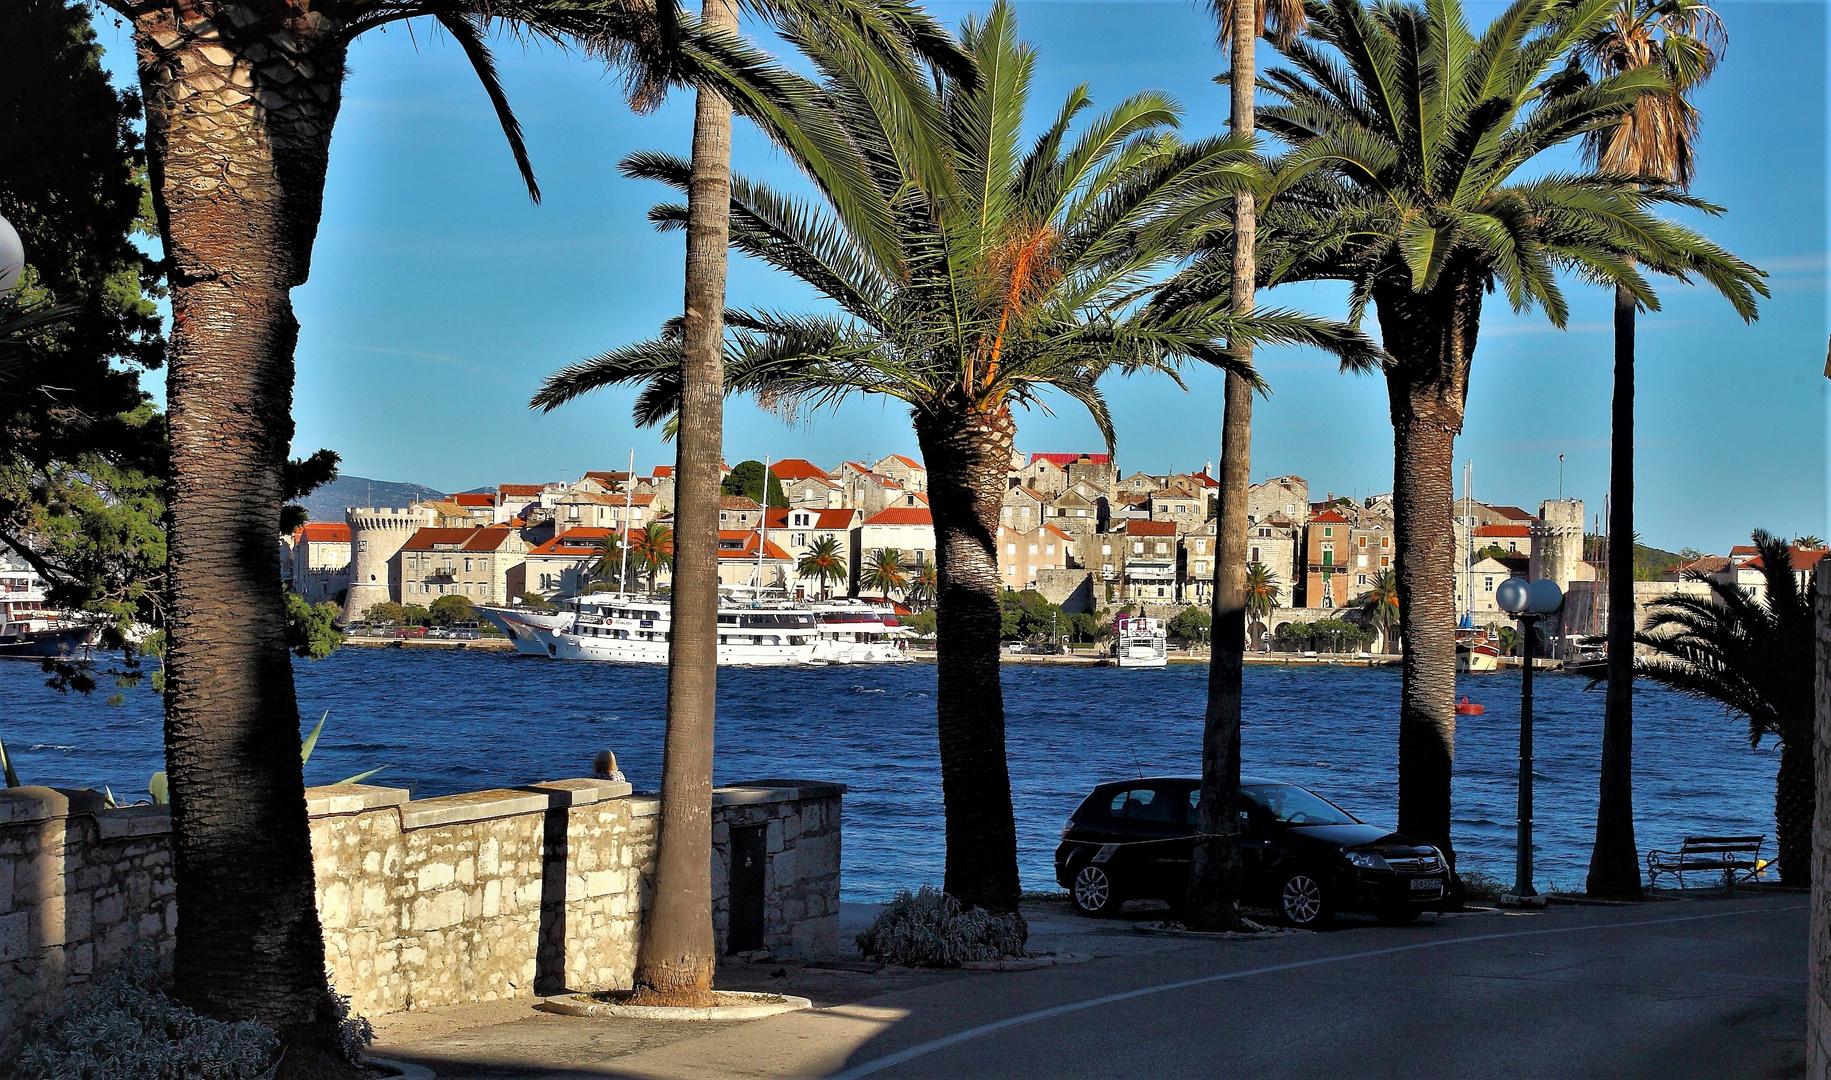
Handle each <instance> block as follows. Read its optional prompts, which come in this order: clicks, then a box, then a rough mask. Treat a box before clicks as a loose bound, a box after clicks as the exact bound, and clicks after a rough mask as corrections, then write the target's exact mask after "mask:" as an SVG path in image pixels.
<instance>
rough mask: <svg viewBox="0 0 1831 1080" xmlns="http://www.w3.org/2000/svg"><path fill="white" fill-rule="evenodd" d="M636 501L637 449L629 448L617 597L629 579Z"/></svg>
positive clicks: (624, 481) (624, 485) (625, 477)
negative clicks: (631, 525)
mask: <svg viewBox="0 0 1831 1080" xmlns="http://www.w3.org/2000/svg"><path fill="white" fill-rule="evenodd" d="M635 501H636V448H635V447H633V446H632V447H630V448H629V472H628V473H627V474H626V475H625V476H624V477H623V543H622V544H620V545H618V546H619V547H621V548H622V551H623V565H622V567H621V568H619V569H618V570H617V595H618V596H622V595H623V592H624V584H623V581H624V579H625V578H627V577H629V508H630V506H631V505H633V504H634V503H635Z"/></svg>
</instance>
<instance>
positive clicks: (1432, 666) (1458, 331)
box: [1375, 266, 1482, 896]
mask: <svg viewBox="0 0 1831 1080" xmlns="http://www.w3.org/2000/svg"><path fill="white" fill-rule="evenodd" d="M1481 296H1482V283H1481V280H1480V278H1479V276H1478V275H1477V274H1475V273H1474V272H1473V271H1472V270H1471V269H1469V268H1466V267H1457V266H1449V267H1445V268H1444V270H1443V271H1442V275H1441V278H1440V282H1439V284H1438V286H1437V288H1436V289H1434V290H1433V291H1432V292H1430V293H1425V294H1418V293H1414V292H1412V291H1411V290H1410V289H1409V288H1407V287H1405V286H1403V285H1400V286H1397V287H1391V288H1382V289H1379V290H1377V291H1376V293H1375V303H1376V304H1377V306H1378V309H1379V317H1380V330H1381V336H1382V338H1383V339H1384V342H1385V346H1386V351H1387V352H1388V353H1389V354H1391V355H1392V356H1393V358H1394V359H1395V361H1396V363H1395V365H1394V366H1392V367H1390V368H1388V369H1387V372H1386V390H1387V401H1388V405H1389V407H1390V409H1391V412H1392V430H1393V480H1392V487H1393V519H1394V521H1393V524H1394V531H1395V532H1397V534H1398V540H1397V543H1398V552H1397V555H1398V557H1397V560H1396V561H1397V563H1398V584H1399V625H1401V626H1403V627H1404V628H1405V651H1404V653H1403V655H1402V659H1401V660H1400V662H1399V670H1400V673H1401V688H1400V691H1399V831H1400V832H1403V833H1406V834H1407V835H1410V836H1413V837H1416V838H1417V839H1420V840H1424V841H1427V842H1428V843H1431V844H1434V845H1436V846H1437V847H1438V848H1440V849H1441V850H1442V851H1443V854H1444V857H1445V858H1446V859H1447V860H1449V864H1450V868H1451V871H1452V873H1454V870H1455V865H1456V862H1455V860H1456V851H1455V847H1454V846H1453V845H1452V844H1451V841H1450V803H1451V797H1450V779H1451V767H1452V765H1453V764H1454V761H1455V756H1456V600H1455V566H1456V551H1455V549H1456V542H1455V529H1454V526H1453V520H1454V515H1455V482H1454V478H1453V475H1452V473H1453V463H1454V456H1455V450H1456V436H1457V435H1458V434H1459V433H1461V431H1462V415H1463V406H1464V403H1465V402H1466V401H1467V399H1468V378H1469V363H1470V360H1471V359H1472V358H1473V356H1474V353H1475V339H1476V334H1477V331H1478V329H1479V326H1480V321H1481ZM1453 881H1454V885H1453V887H1454V890H1455V892H1456V894H1457V895H1458V896H1459V895H1460V893H1461V878H1460V876H1457V877H1455V878H1454V879H1453Z"/></svg>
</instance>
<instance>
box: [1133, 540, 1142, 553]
mask: <svg viewBox="0 0 1831 1080" xmlns="http://www.w3.org/2000/svg"><path fill="white" fill-rule="evenodd" d="M1132 554H1134V555H1143V554H1144V541H1143V540H1134V541H1132Z"/></svg>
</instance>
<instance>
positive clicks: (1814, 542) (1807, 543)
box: [1793, 533, 1825, 551]
mask: <svg viewBox="0 0 1831 1080" xmlns="http://www.w3.org/2000/svg"><path fill="white" fill-rule="evenodd" d="M1793 546H1794V547H1796V548H1799V549H1800V550H1802V551H1817V550H1819V549H1820V548H1822V547H1824V546H1825V542H1824V541H1823V540H1821V539H1819V538H1818V537H1816V536H1814V535H1813V534H1811V533H1807V534H1805V535H1804V536H1795V537H1793Z"/></svg>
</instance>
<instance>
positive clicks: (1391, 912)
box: [1374, 904, 1418, 926]
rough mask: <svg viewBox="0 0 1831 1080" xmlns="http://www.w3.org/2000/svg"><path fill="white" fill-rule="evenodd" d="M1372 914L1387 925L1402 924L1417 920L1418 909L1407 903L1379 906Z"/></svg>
mask: <svg viewBox="0 0 1831 1080" xmlns="http://www.w3.org/2000/svg"><path fill="white" fill-rule="evenodd" d="M1374 915H1376V916H1377V917H1378V918H1379V920H1380V921H1381V922H1383V923H1385V924H1386V925H1387V926H1404V925H1405V924H1406V923H1408V922H1416V921H1418V909H1417V908H1415V907H1412V906H1410V905H1409V904H1405V905H1397V906H1394V907H1388V908H1381V909H1380V910H1378V911H1376V912H1374Z"/></svg>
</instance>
